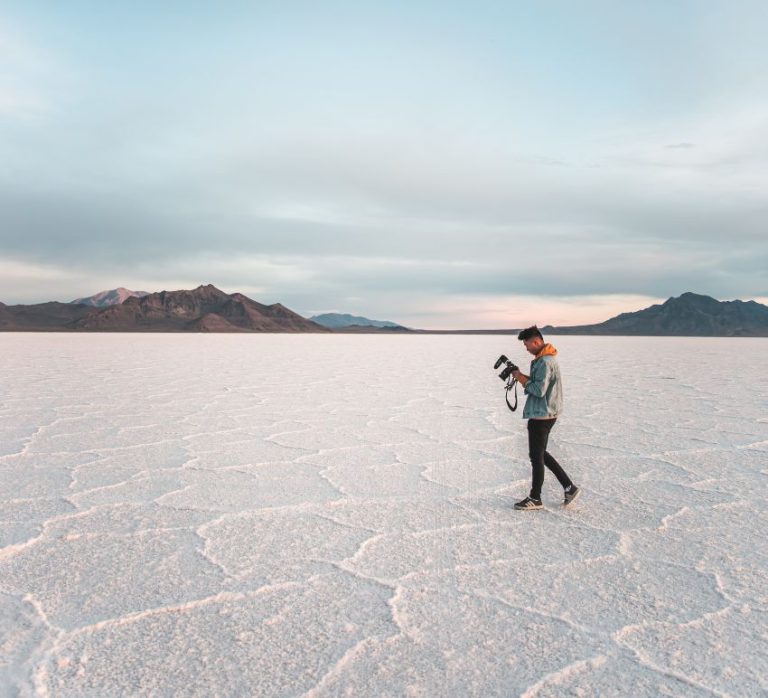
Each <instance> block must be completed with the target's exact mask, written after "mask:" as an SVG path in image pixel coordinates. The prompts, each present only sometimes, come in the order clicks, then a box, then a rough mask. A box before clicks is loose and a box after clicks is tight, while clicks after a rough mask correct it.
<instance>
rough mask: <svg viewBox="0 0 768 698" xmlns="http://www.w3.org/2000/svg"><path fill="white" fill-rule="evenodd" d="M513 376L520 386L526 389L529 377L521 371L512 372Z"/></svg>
mask: <svg viewBox="0 0 768 698" xmlns="http://www.w3.org/2000/svg"><path fill="white" fill-rule="evenodd" d="M512 375H513V376H514V377H515V378H517V380H519V381H520V385H522V386H523V387H525V384H526V383H527V382H528V376H526V375H525V374H524V373H521V372H520V371H512Z"/></svg>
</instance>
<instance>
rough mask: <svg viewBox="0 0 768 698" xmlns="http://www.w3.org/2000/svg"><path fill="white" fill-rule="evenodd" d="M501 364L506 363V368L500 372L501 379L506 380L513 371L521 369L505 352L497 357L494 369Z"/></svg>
mask: <svg viewBox="0 0 768 698" xmlns="http://www.w3.org/2000/svg"><path fill="white" fill-rule="evenodd" d="M501 364H505V366H504V370H503V371H502V372H501V373H500V374H499V378H501V380H503V381H505V380H507V379H508V378H509V377H510V375H511V374H512V371H519V370H520V369H519V367H518V366H515V364H513V363H512V362H511V361H510V360H509V359H508V358H507V357H506V356H504V354H502V355H501V356H500V357H499V358H498V359H496V363H495V364H493V370H494V371H495V370H497V369H498V368H499V366H501Z"/></svg>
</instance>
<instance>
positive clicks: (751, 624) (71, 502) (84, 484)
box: [0, 333, 768, 698]
mask: <svg viewBox="0 0 768 698" xmlns="http://www.w3.org/2000/svg"><path fill="white" fill-rule="evenodd" d="M0 341H1V342H2V352H3V359H4V360H3V363H2V364H1V365H0V381H2V385H3V387H4V390H3V395H2V396H0V643H2V644H0V696H5V695H9V696H16V695H19V696H100V697H101V696H108V695H177V696H209V695H222V696H224V695H254V696H277V695H280V696H300V695H305V696H312V697H313V698H319V697H322V696H338V695H350V696H377V697H378V696H448V695H455V696H459V695H460V696H510V695H524V696H557V695H576V696H579V695H582V696H592V695H632V696H657V695H680V696H682V695H685V696H699V695H701V696H712V695H734V696H735V695H744V696H752V695H758V694H765V693H766V692H768V681H767V680H766V676H768V649H766V648H768V585H767V584H766V569H767V568H768V541H766V537H765V535H764V533H763V532H764V531H765V529H766V525H768V506H766V493H768V482H767V481H766V480H767V478H768V419H766V417H765V415H766V412H767V410H766V408H768V351H766V350H767V349H768V341H766V340H761V339H744V340H732V339H722V340H721V339H684V338H607V337H591V338H590V337H560V338H554V343H555V344H556V345H557V346H558V347H559V348H560V350H561V357H560V358H561V366H562V369H563V374H564V378H565V382H566V413H565V414H564V416H563V418H562V419H561V420H560V422H559V423H558V425H557V426H556V427H555V430H554V432H553V436H552V439H553V449H552V450H553V452H554V453H555V455H556V456H557V457H558V458H559V459H560V460H561V461H562V462H563V464H564V465H565V466H566V468H567V470H568V472H569V473H570V474H571V475H572V477H574V479H575V480H576V481H577V482H578V483H579V484H580V485H582V486H583V488H584V495H583V497H582V498H581V499H579V501H578V502H576V503H575V504H574V505H573V507H571V508H569V509H568V510H563V509H561V508H560V507H559V500H560V496H561V495H560V492H559V488H558V487H557V484H556V482H555V480H554V478H552V477H551V476H550V475H547V480H546V482H545V488H544V492H543V494H544V501H545V504H546V506H547V509H546V511H542V512H525V513H521V512H516V511H513V510H512V506H511V505H512V503H513V502H514V501H515V499H516V498H517V497H519V496H521V495H523V494H524V493H526V491H527V488H528V484H529V466H528V463H527V457H526V452H527V440H526V433H525V428H524V427H525V424H524V422H523V420H522V419H520V417H519V416H518V415H514V416H513V415H511V414H510V413H509V412H508V411H507V409H506V406H505V405H504V402H503V392H502V390H501V385H500V383H499V381H498V379H496V378H495V377H494V375H493V372H492V371H491V369H490V364H491V362H492V361H493V360H494V359H495V357H496V356H498V355H499V354H500V353H501V352H504V353H506V354H508V355H509V356H512V357H513V358H514V357H515V356H516V357H517V359H516V360H517V362H518V363H521V364H524V362H525V361H526V358H525V356H524V355H523V353H522V351H521V347H520V346H519V343H517V342H516V341H515V340H514V339H513V338H511V337H423V336H418V337H406V336H398V337H372V336H329V337H327V336H304V335H293V336H290V335H249V336H227V335H208V336H205V335H196V336H176V335H65V334H61V335H56V334H7V333H6V334H3V335H2V336H1V337H0ZM702 351H706V353H707V362H708V364H711V365H717V366H728V365H729V364H730V363H731V362H732V356H733V353H734V352H738V354H739V356H740V357H741V360H742V361H743V362H744V363H745V365H748V366H750V367H751V370H752V373H751V374H750V375H749V377H748V378H739V377H738V375H737V374H736V373H729V372H728V371H721V372H719V373H718V376H719V378H718V380H717V381H716V382H715V381H712V380H711V378H710V374H708V373H705V372H702V371H701V370H700V367H699V366H697V365H695V362H692V361H691V356H696V355H697V353H701V352H702ZM739 375H741V374H739ZM739 381H741V382H739ZM518 414H519V413H518Z"/></svg>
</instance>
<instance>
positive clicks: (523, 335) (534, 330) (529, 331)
mask: <svg viewBox="0 0 768 698" xmlns="http://www.w3.org/2000/svg"><path fill="white" fill-rule="evenodd" d="M532 337H538V338H539V339H544V337H542V336H541V332H539V328H538V327H536V325H532V326H531V327H526V328H525V329H524V330H522V331H521V332H520V334H519V335H517V338H518V339H519V340H520V341H521V342H522V341H523V340H525V339H531V338H532Z"/></svg>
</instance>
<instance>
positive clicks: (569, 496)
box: [512, 325, 581, 510]
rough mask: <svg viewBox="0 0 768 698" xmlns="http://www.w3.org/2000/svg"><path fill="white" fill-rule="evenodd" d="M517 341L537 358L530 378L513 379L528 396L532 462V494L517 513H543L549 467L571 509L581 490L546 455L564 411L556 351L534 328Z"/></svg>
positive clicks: (517, 506) (525, 416) (516, 374)
mask: <svg viewBox="0 0 768 698" xmlns="http://www.w3.org/2000/svg"><path fill="white" fill-rule="evenodd" d="M517 338H518V339H519V340H521V341H522V342H523V344H525V348H526V349H527V350H528V352H529V353H530V354H533V356H534V357H535V358H534V359H533V361H531V375H530V376H526V375H525V374H524V373H521V372H520V371H514V372H513V373H512V375H513V376H514V377H515V378H517V380H518V381H520V384H521V385H522V386H523V388H524V391H525V394H526V395H527V396H528V397H527V398H526V401H525V408H524V409H523V419H527V420H528V455H529V456H530V459H531V470H532V482H531V493H530V495H529V496H528V497H526V498H525V499H523V500H521V501H519V502H517V504H515V509H523V510H528V509H541V508H542V504H541V486H542V485H543V484H544V466H547V468H549V469H550V470H551V471H552V472H553V473H554V475H555V477H556V478H557V480H558V482H559V483H560V484H561V485H562V486H563V490H564V491H565V499H564V501H563V506H568V505H569V504H570V503H571V502H572V501H573V500H574V499H576V497H578V496H579V494H581V490H580V489H579V488H578V487H576V485H574V484H573V483H572V482H571V479H570V478H569V477H568V475H567V474H566V472H565V470H563V468H562V467H561V466H560V464H559V463H558V462H557V461H556V460H555V459H554V457H553V456H552V455H551V454H550V453H548V452H547V441H548V440H549V432H550V431H552V427H553V426H555V422H556V421H557V417H558V415H559V414H560V412H561V411H562V409H563V385H562V382H561V380H560V367H559V366H558V364H557V359H556V358H555V357H556V356H557V349H555V348H554V347H553V346H552V345H551V344H547V343H545V342H544V338H543V337H542V336H541V332H539V328H538V327H536V325H534V326H533V327H528V328H527V329H525V330H523V331H522V332H521V333H520V334H519V335H518V336H517Z"/></svg>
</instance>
